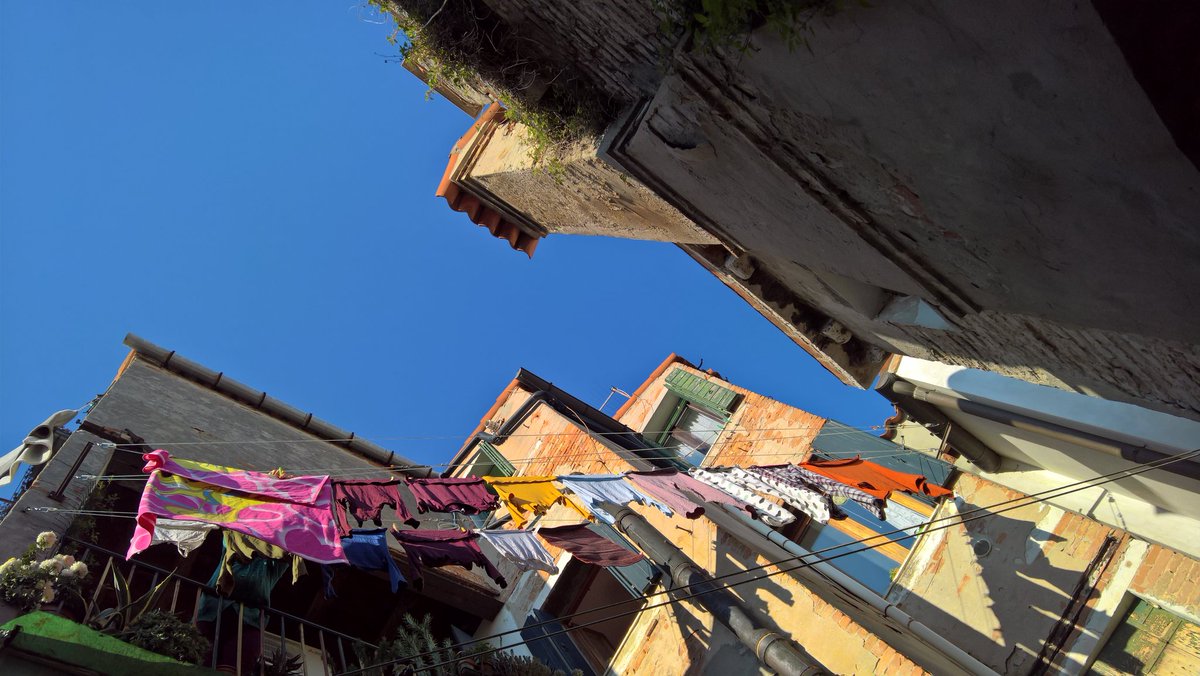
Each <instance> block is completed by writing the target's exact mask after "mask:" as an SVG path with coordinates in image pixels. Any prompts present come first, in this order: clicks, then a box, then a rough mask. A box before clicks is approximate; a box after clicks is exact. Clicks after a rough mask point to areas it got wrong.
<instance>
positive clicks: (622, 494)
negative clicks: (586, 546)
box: [558, 474, 674, 524]
mask: <svg viewBox="0 0 1200 676" xmlns="http://www.w3.org/2000/svg"><path fill="white" fill-rule="evenodd" d="M558 482H559V483H561V484H562V485H563V486H566V487H567V488H569V489H570V490H571V492H572V493H574V494H575V495H576V496H578V497H579V499H580V500H582V501H583V504H585V505H587V508H588V509H589V510H591V512H592V514H594V515H595V516H596V518H598V519H600V520H601V521H603V522H604V523H607V524H611V523H612V522H613V516H612V515H611V514H609V513H608V512H605V511H604V510H602V509H600V508H599V507H598V506H597V505H598V504H599V503H601V502H612V503H615V504H618V505H627V504H629V503H631V502H636V503H638V504H639V505H647V504H649V505H653V506H654V507H657V508H658V509H659V510H660V511H661V512H662V513H663V514H666V515H667V516H671V515H672V514H673V513H674V512H672V511H671V508H670V507H668V506H666V505H664V504H663V503H661V502H658V501H657V500H654V499H652V498H650V497H649V496H647V495H646V494H645V493H642V492H641V491H638V490H637V489H636V488H634V487H633V486H632V485H631V484H630V483H629V482H628V481H625V477H623V476H621V475H620V474H567V475H563V476H559V477H558Z"/></svg>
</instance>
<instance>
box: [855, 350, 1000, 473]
mask: <svg viewBox="0 0 1200 676" xmlns="http://www.w3.org/2000/svg"><path fill="white" fill-rule="evenodd" d="M902 385H910V383H907V382H905V381H903V380H900V379H898V378H897V377H896V374H894V373H885V374H883V375H882V376H880V380H879V384H878V385H877V386H875V391H876V392H878V393H880V394H882V395H883V396H884V398H886V399H887V400H888V401H890V402H892V403H893V404H895V405H896V406H899V407H900V409H901V410H902V411H904V412H905V413H908V414H909V415H911V416H913V417H914V418H916V419H917V420H920V421H924V422H930V423H937V424H938V425H950V422H951V421H950V419H949V418H947V417H946V414H945V413H942V412H941V410H939V409H938V408H937V407H936V406H931V405H929V404H927V403H925V402H923V401H920V400H918V399H914V398H913V397H912V396H911V395H909V394H907V392H908V390H906V389H904V388H903V387H901V386H902ZM949 429H950V432H949V434H948V435H947V438H946V441H947V442H948V443H949V444H950V446H952V447H953V448H954V450H956V451H958V452H959V453H961V454H962V456H963V457H964V458H966V459H967V460H970V461H971V462H972V463H974V464H975V466H976V467H978V468H979V469H981V470H983V471H985V472H998V471H1000V460H1001V458H1000V454H999V453H997V452H996V451H994V450H992V449H991V448H990V447H988V445H987V444H985V443H983V442H982V441H980V440H979V439H978V438H976V437H975V435H973V434H971V433H970V432H968V431H966V430H964V429H962V428H961V427H959V426H957V425H951V426H950V428H949Z"/></svg>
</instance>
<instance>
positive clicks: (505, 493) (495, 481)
mask: <svg viewBox="0 0 1200 676" xmlns="http://www.w3.org/2000/svg"><path fill="white" fill-rule="evenodd" d="M483 480H484V481H486V482H487V483H488V485H489V486H491V487H492V490H494V491H496V495H498V496H499V497H500V502H501V504H503V505H504V506H505V507H507V508H508V513H509V514H512V522H513V526H515V527H517V528H524V527H525V524H526V522H527V521H528V517H527V516H526V515H527V514H537V515H539V516H540V515H542V514H545V513H546V512H547V511H548V510H549V509H550V508H551V507H553V506H554V505H555V504H559V505H566V506H567V507H570V508H571V509H573V510H575V511H576V512H578V513H579V515H580V516H582V517H583V518H585V519H589V520H590V519H591V518H592V515H591V514H590V513H588V511H587V510H586V509H584V508H583V507H581V506H580V505H579V504H578V503H577V502H575V501H574V500H572V499H571V498H569V497H567V496H566V495H564V494H563V492H562V491H560V490H558V487H557V486H555V485H554V484H553V483H552V482H553V481H554V477H552V476H485V477H483Z"/></svg>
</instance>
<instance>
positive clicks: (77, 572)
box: [70, 561, 88, 578]
mask: <svg viewBox="0 0 1200 676" xmlns="http://www.w3.org/2000/svg"><path fill="white" fill-rule="evenodd" d="M70 570H71V574H72V575H74V576H75V577H80V578H83V577H87V574H88V567H87V564H86V563H84V562H83V561H76V562H75V563H72V564H71V568H70Z"/></svg>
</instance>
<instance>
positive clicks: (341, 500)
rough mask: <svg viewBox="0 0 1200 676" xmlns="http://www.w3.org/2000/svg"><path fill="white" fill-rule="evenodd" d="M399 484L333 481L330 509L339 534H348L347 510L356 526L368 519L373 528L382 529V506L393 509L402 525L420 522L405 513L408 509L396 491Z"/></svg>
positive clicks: (389, 482) (396, 481)
mask: <svg viewBox="0 0 1200 676" xmlns="http://www.w3.org/2000/svg"><path fill="white" fill-rule="evenodd" d="M398 483H400V481H399V480H398V479H396V480H391V481H371V480H367V479H359V480H340V479H339V480H334V482H333V501H334V502H335V503H337V504H336V505H334V508H333V520H334V521H336V522H337V527H338V535H341V536H342V537H346V536H347V535H349V534H350V520H349V519H347V518H346V509H347V508H348V509H349V510H350V514H351V515H352V516H353V517H354V520H355V521H358V525H359V526H362V525H363V522H364V521H366V520H367V519H370V520H371V521H374V522H375V525H376V526H382V525H383V520H382V519H380V516H381V513H382V512H383V508H384V507H385V506H386V507H391V508H392V509H394V510H396V516H398V517H400V520H401V521H403V522H404V523H407V524H409V525H412V526H416V525H417V524H418V523H419V522H418V521H417V520H416V519H414V518H413V517H412V514H409V513H408V507H406V506H405V504H404V501H403V500H401V499H400V494H399V493H398V492H397V491H396V484H398Z"/></svg>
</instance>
